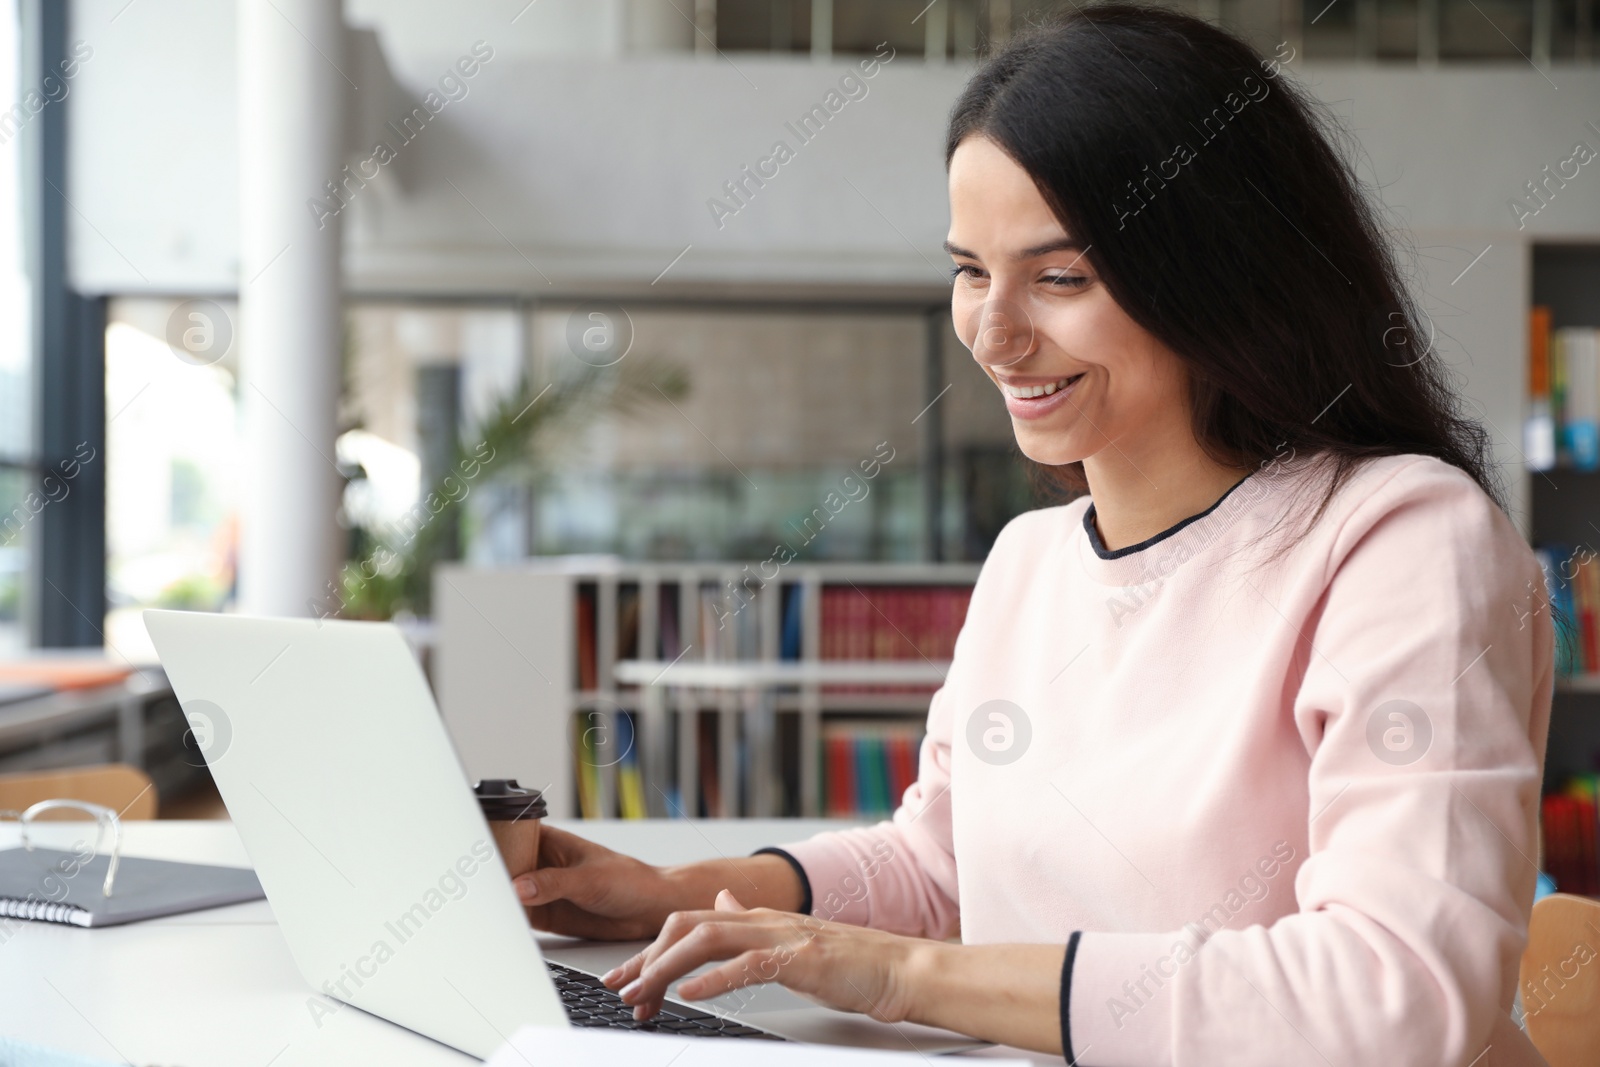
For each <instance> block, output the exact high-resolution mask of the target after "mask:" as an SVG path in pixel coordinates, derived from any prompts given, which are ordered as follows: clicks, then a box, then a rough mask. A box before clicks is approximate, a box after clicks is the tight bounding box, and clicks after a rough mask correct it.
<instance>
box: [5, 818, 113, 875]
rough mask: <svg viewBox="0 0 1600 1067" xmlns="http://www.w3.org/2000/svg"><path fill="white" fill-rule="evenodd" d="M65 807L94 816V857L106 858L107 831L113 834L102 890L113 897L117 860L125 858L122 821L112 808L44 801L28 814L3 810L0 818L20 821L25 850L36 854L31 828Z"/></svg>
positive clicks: (76, 871)
mask: <svg viewBox="0 0 1600 1067" xmlns="http://www.w3.org/2000/svg"><path fill="white" fill-rule="evenodd" d="M63 808H66V809H70V810H73V811H81V812H84V813H85V814H87V815H93V816H94V821H95V835H94V853H93V855H96V856H101V855H105V852H104V851H103V845H104V843H105V834H106V830H107V829H109V830H110V831H111V853H110V862H108V863H107V864H106V880H105V884H104V885H102V886H101V887H100V895H101V896H105V897H109V896H110V895H111V886H112V883H114V882H115V881H116V878H117V860H118V859H120V858H121V855H122V820H121V819H119V818H117V813H116V812H115V811H112V810H111V809H110V808H108V807H105V806H104V805H101V804H91V803H90V802H89V801H87V800H41V801H39V803H37V804H34V805H32V806H31V807H29V808H28V809H27V810H26V811H20V812H19V811H0V818H9V819H16V820H17V823H18V824H19V826H20V828H21V831H22V847H23V848H25V849H27V850H28V851H29V852H32V851H33V842H32V841H29V840H28V827H29V825H31V824H32V823H33V821H34V820H35V819H36V818H38V817H39V816H40V815H42V814H44V813H45V812H47V811H59V810H61V809H63ZM82 862H83V861H80V862H79V866H81V863H82ZM78 869H79V868H78V867H74V868H73V870H72V872H71V873H72V874H76V873H78ZM69 877H70V875H69Z"/></svg>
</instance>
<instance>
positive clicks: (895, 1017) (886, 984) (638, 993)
mask: <svg viewBox="0 0 1600 1067" xmlns="http://www.w3.org/2000/svg"><path fill="white" fill-rule="evenodd" d="M931 945H932V943H931V942H927V941H923V940H921V939H918V938H909V937H900V936H898V935H895V934H886V933H883V932H882V931H879V930H868V929H864V928H862V927H859V926H847V925H845V924H843V923H832V922H824V921H823V920H821V919H816V918H812V917H810V916H803V915H797V914H795V913H793V912H784V911H774V910H772V909H770V908H755V909H746V908H745V907H744V906H743V905H741V904H740V903H739V901H738V900H737V899H735V897H734V895H733V893H731V892H729V891H728V890H726V889H725V890H723V891H722V892H721V893H719V894H717V898H716V906H715V908H714V909H713V910H710V911H680V912H676V913H674V914H672V915H670V916H669V917H668V918H667V920H666V924H665V925H664V926H663V927H662V930H661V936H660V937H658V938H657V939H656V940H655V943H654V944H652V945H651V946H650V947H649V948H647V949H645V950H644V951H643V952H640V953H639V954H638V955H636V956H634V957H633V958H632V959H630V960H628V961H627V962H626V963H624V964H623V965H622V966H620V967H618V968H616V969H615V970H613V971H611V972H610V973H608V974H606V975H605V976H604V977H603V979H602V981H604V982H605V984H606V985H607V986H609V987H610V988H612V989H617V988H619V987H620V988H621V990H622V992H621V994H620V995H621V997H622V999H623V1001H624V1002H625V1003H628V1004H631V1005H633V1007H634V1017H635V1018H637V1019H646V1018H649V1017H650V1016H651V1015H654V1014H655V1013H656V1012H657V1011H659V1010H660V1009H661V1004H662V1001H663V1000H665V998H666V995H667V986H668V985H670V984H671V983H672V982H674V981H676V980H677V979H679V978H681V977H683V976H684V975H685V974H688V973H689V972H690V971H692V970H694V969H695V968H697V967H699V966H700V965H702V964H704V963H709V962H710V961H712V960H727V961H728V962H727V963H724V964H723V965H722V966H720V967H717V968H714V969H713V970H710V971H708V972H706V973H705V974H701V975H696V976H695V977H693V978H690V979H688V980H686V981H684V982H683V983H682V984H681V985H679V986H678V989H677V993H678V995H679V996H681V997H684V998H686V999H689V1000H704V999H707V998H710V997H715V996H719V995H721V994H723V993H726V992H728V991H729V990H733V989H738V988H741V987H743V986H747V985H754V984H759V983H763V982H779V983H781V984H782V985H784V986H786V987H787V988H789V989H792V990H793V991H795V992H796V993H799V994H800V995H802V996H804V997H807V998H808V999H810V1000H813V1001H816V1002H817V1003H819V1004H823V1005H825V1006H827V1007H830V1008H837V1009H839V1010H841V1011H852V1012H859V1013H861V1014H863V1015H870V1016H872V1017H873V1018H874V1019H878V1020H881V1021H884V1022H900V1021H901V1020H903V1019H906V1018H908V1017H910V1016H911V1014H912V1011H913V1004H912V992H913V991H912V985H913V982H912V981H911V972H912V969H913V967H914V966H915V965H916V962H917V960H918V957H919V955H920V954H922V953H924V951H925V950H926V949H927V948H928V947H929V946H931Z"/></svg>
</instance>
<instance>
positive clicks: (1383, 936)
mask: <svg viewBox="0 0 1600 1067" xmlns="http://www.w3.org/2000/svg"><path fill="white" fill-rule="evenodd" d="M1362 489H1363V490H1364V491H1365V492H1366V493H1367V496H1366V499H1365V500H1363V501H1362V502H1361V503H1360V504H1359V505H1357V506H1356V507H1355V508H1354V509H1353V510H1352V511H1351V513H1350V514H1349V516H1348V517H1347V518H1346V520H1345V521H1344V523H1343V525H1342V527H1341V528H1340V530H1339V532H1338V533H1337V535H1336V537H1335V539H1334V540H1333V542H1332V548H1331V550H1330V552H1329V554H1328V556H1327V562H1326V571H1325V573H1326V574H1327V575H1328V577H1327V579H1326V580H1325V582H1324V584H1323V586H1322V587H1321V588H1322V594H1321V598H1320V599H1319V600H1317V601H1316V602H1315V605H1314V606H1313V607H1312V608H1311V609H1310V610H1309V613H1307V612H1305V611H1301V613H1299V614H1295V613H1293V612H1290V613H1288V614H1287V615H1286V620H1287V621H1286V625H1294V626H1295V627H1296V628H1297V629H1298V630H1299V631H1300V642H1299V645H1298V647H1297V664H1298V665H1300V666H1301V667H1302V668H1303V676H1302V678H1301V681H1300V684H1299V685H1298V686H1297V687H1295V688H1294V690H1293V695H1292V709H1293V714H1294V720H1295V725H1296V727H1297V728H1298V730H1299V733H1300V735H1301V737H1302V738H1303V739H1304V741H1305V744H1306V747H1307V751H1308V752H1309V753H1310V756H1311V761H1310V768H1309V780H1308V790H1309V808H1308V819H1309V820H1310V822H1309V831H1308V832H1309V845H1310V852H1309V855H1308V856H1307V858H1306V860H1305V862H1304V863H1303V864H1302V865H1301V867H1300V869H1299V871H1298V872H1297V874H1296V877H1295V894H1296V899H1297V902H1298V908H1299V910H1298V912H1296V913H1295V914H1291V915H1287V916H1284V917H1283V918H1281V919H1279V920H1278V921H1277V922H1275V923H1273V924H1272V925H1271V926H1270V927H1263V926H1252V927H1249V928H1246V929H1238V930H1234V929H1222V930H1218V931H1216V932H1209V931H1208V930H1207V929H1206V928H1204V927H1200V926H1197V924H1194V923H1190V924H1189V925H1188V926H1187V927H1185V928H1184V929H1182V930H1175V931H1169V932H1165V933H1160V932H1148V933H1123V932H1117V933H1111V932H1096V931H1084V932H1082V934H1081V936H1080V939H1079V944H1078V951H1077V953H1076V960H1075V963H1074V968H1073V972H1072V974H1071V975H1070V977H1069V979H1068V982H1069V983H1070V984H1069V989H1068V990H1065V991H1064V994H1065V995H1066V996H1067V997H1068V1000H1069V1002H1070V1006H1069V1007H1068V1008H1064V1014H1070V1018H1069V1020H1068V1021H1069V1022H1070V1033H1071V1040H1072V1043H1073V1046H1074V1047H1073V1049H1072V1050H1071V1052H1070V1053H1069V1055H1070V1054H1075V1055H1076V1062H1078V1063H1083V1064H1090V1065H1094V1067H1116V1065H1122V1064H1139V1065H1140V1067H1163V1065H1168V1064H1171V1065H1174V1067H1186V1065H1189V1064H1199V1063H1223V1062H1226V1063H1229V1064H1232V1065H1235V1067H1250V1065H1256V1064H1260V1065H1263V1067H1266V1065H1272V1067H1278V1065H1281V1064H1285V1063H1334V1064H1346V1063H1382V1064H1386V1065H1389V1067H1409V1065H1421V1064H1430V1065H1439V1064H1450V1065H1457V1067H1465V1065H1467V1064H1470V1063H1474V1061H1475V1060H1477V1058H1478V1057H1479V1056H1480V1055H1483V1056H1484V1058H1483V1059H1482V1060H1481V1062H1479V1063H1478V1067H1485V1065H1490V1064H1495V1063H1515V1062H1528V1061H1525V1060H1522V1059H1520V1058H1519V1057H1520V1053H1518V1052H1517V1049H1518V1048H1519V1047H1521V1048H1525V1049H1527V1050H1528V1052H1529V1053H1530V1054H1531V1046H1528V1045H1527V1043H1526V1039H1525V1038H1523V1037H1522V1035H1521V1034H1520V1033H1519V1032H1518V1031H1517V1030H1516V1029H1515V1027H1514V1025H1513V1024H1511V1022H1510V1019H1509V1012H1510V1009H1511V999H1512V995H1513V991H1514V989H1515V986H1516V975H1517V966H1518V960H1519V958H1520V956H1521V953H1522V949H1523V946H1524V943H1525V941H1526V934H1527V916H1528V911H1529V908H1530V907H1531V904H1532V899H1533V889H1534V879H1535V875H1536V867H1535V863H1534V859H1535V857H1536V855H1537V843H1536V818H1537V810H1538V795H1539V787H1540V775H1541V766H1542V763H1543V756H1544V752H1543V748H1544V738H1545V731H1546V730H1547V728H1548V724H1549V710H1550V697H1551V688H1552V683H1553V675H1552V659H1553V655H1552V644H1553V629H1552V625H1551V621H1550V614H1549V609H1548V603H1547V600H1546V597H1545V594H1544V586H1543V579H1542V576H1541V575H1540V571H1539V568H1538V564H1537V562H1536V560H1535V558H1534V557H1533V554H1532V552H1531V551H1530V550H1529V548H1528V546H1527V544H1526V543H1525V542H1524V541H1523V540H1522V538H1521V537H1520V536H1519V535H1518V534H1517V532H1516V530H1515V529H1514V528H1513V527H1512V526H1511V524H1510V522H1509V521H1508V520H1507V519H1506V518H1505V516H1504V515H1503V514H1502V513H1501V512H1500V511H1499V509H1498V508H1496V507H1495V506H1494V504H1493V502H1492V501H1490V500H1489V499H1488V498H1487V497H1486V496H1485V495H1484V494H1483V493H1482V492H1481V491H1480V490H1479V489H1478V488H1477V486H1476V485H1475V484H1474V483H1473V482H1472V481H1471V480H1470V479H1469V478H1467V477H1465V476H1464V475H1463V474H1461V472H1459V471H1457V470H1455V469H1454V468H1451V467H1448V466H1446V465H1445V464H1443V463H1440V462H1438V461H1435V460H1425V461H1419V462H1418V463H1414V464H1410V465H1407V466H1406V467H1403V468H1401V469H1400V470H1399V471H1398V472H1396V473H1395V474H1394V475H1392V476H1391V477H1390V478H1389V480H1388V481H1386V482H1385V483H1383V484H1382V485H1380V486H1378V487H1376V488H1375V489H1366V487H1362ZM1257 588H1258V589H1259V590H1260V592H1259V593H1258V594H1252V593H1251V592H1250V591H1249V590H1246V591H1245V592H1244V593H1242V594H1241V595H1267V596H1269V597H1270V595H1271V594H1270V592H1269V587H1268V586H1266V585H1258V586H1257ZM1310 599H1311V598H1310V597H1309V596H1308V597H1307V601H1308V602H1309V601H1310ZM1275 606H1276V605H1275ZM1486 1049H1488V1050H1489V1051H1488V1054H1487V1055H1485V1052H1486ZM1536 1060H1537V1057H1535V1058H1534V1061H1535V1062H1536Z"/></svg>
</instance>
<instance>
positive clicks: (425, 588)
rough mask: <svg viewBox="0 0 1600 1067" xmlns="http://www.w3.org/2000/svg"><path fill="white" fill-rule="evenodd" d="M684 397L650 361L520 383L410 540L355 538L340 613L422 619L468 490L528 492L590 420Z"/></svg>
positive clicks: (682, 377) (496, 407)
mask: <svg viewBox="0 0 1600 1067" xmlns="http://www.w3.org/2000/svg"><path fill="white" fill-rule="evenodd" d="M688 391H689V379H688V375H687V374H685V373H684V371H683V370H682V369H681V368H679V367H676V366H674V365H672V364H668V363H664V362H662V361H659V360H648V359H634V360H625V361H624V362H622V363H620V364H617V365H616V366H613V367H606V368H596V367H587V366H585V367H583V368H582V369H581V370H580V371H577V372H575V373H573V374H571V375H569V376H567V377H563V378H560V379H558V380H557V381H555V382H552V383H551V384H549V385H547V386H543V387H540V388H538V389H535V388H534V387H533V386H532V385H531V384H530V383H528V382H527V381H526V380H525V381H524V382H523V384H522V385H521V386H520V387H518V388H517V389H516V390H514V391H512V392H511V393H508V394H506V395H505V396H502V397H500V398H499V399H498V400H497V401H495V403H494V404H493V405H492V407H491V408H490V411H489V413H488V415H487V416H486V417H485V418H484V419H483V420H482V421H481V422H480V423H479V424H478V426H477V427H476V433H475V434H474V436H473V439H471V440H462V441H459V442H457V446H456V456H455V462H454V463H453V464H452V468H451V469H452V474H451V475H450V476H449V477H447V478H445V479H444V480H442V481H441V482H440V484H438V485H434V486H431V487H429V489H428V491H427V492H425V493H424V494H423V496H422V500H421V501H420V503H421V505H422V508H423V510H424V512H425V517H424V518H423V520H422V521H421V522H420V524H418V525H416V527H415V530H414V532H413V533H412V534H411V535H410V536H409V537H405V538H399V539H397V538H394V537H392V536H391V537H388V538H385V537H382V536H379V535H377V534H375V533H373V532H372V531H365V530H364V531H361V534H360V536H359V537H358V539H357V541H358V545H359V546H360V558H359V559H358V560H355V561H352V562H349V563H346V564H345V567H344V572H343V574H342V575H341V580H340V584H341V589H340V590H339V592H340V599H341V604H342V610H341V614H343V615H345V616H346V617H352V618H377V619H387V618H390V617H392V616H393V615H394V614H395V613H396V612H398V611H402V610H407V611H411V612H414V613H416V614H418V615H425V614H427V613H428V610H429V608H430V606H431V605H430V603H429V599H430V592H431V583H432V576H433V567H434V564H436V563H438V562H440V560H441V559H442V557H443V551H442V549H443V546H444V545H445V544H446V543H447V540H448V539H447V538H446V537H445V536H444V534H445V531H447V530H449V529H451V528H452V527H454V528H455V529H457V530H459V529H460V525H461V522H462V517H463V514H464V512H463V509H462V503H463V502H464V501H465V500H466V499H467V498H468V496H470V495H471V493H470V490H471V489H472V488H473V487H481V486H485V485H489V484H494V483H499V484H506V483H511V484H520V485H529V486H531V485H533V484H534V483H535V481H536V480H537V479H538V478H539V477H541V476H542V475H544V474H545V473H547V472H548V471H549V470H550V468H551V466H552V464H553V463H554V462H555V461H556V460H557V459H559V457H560V455H561V454H562V452H563V450H564V449H567V448H570V447H571V446H572V445H573V444H574V443H575V442H577V441H578V440H580V439H581V434H580V432H579V431H580V430H582V429H583V428H585V427H586V426H588V425H590V424H592V423H593V422H594V421H595V420H597V419H600V418H603V417H608V416H618V415H627V414H631V413H633V412H636V411H639V410H641V409H643V408H646V407H648V406H650V405H652V404H659V403H661V402H662V401H663V400H677V399H679V398H681V397H683V396H685V395H686V394H687V393H688ZM467 472H471V473H470V474H468V473H467ZM452 481H453V483H454V484H452ZM463 485H465V486H466V488H467V491H465V492H463V491H462V486H463Z"/></svg>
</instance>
